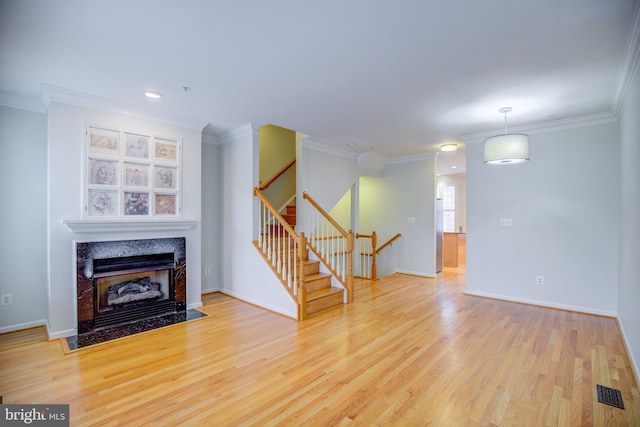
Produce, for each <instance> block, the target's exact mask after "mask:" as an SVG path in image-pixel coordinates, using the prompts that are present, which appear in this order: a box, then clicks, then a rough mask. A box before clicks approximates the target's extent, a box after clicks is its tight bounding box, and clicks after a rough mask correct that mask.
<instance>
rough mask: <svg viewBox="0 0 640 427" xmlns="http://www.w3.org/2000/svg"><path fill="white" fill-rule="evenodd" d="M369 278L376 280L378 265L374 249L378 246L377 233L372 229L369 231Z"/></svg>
mask: <svg viewBox="0 0 640 427" xmlns="http://www.w3.org/2000/svg"><path fill="white" fill-rule="evenodd" d="M371 247H372V252H371V279H372V280H378V265H377V264H376V249H377V247H378V235H377V234H376V232H375V231H374V232H373V233H371Z"/></svg>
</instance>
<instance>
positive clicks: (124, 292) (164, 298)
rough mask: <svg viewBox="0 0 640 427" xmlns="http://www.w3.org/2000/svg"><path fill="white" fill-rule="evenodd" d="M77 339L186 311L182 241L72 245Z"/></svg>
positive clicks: (184, 264) (168, 239)
mask: <svg viewBox="0 0 640 427" xmlns="http://www.w3.org/2000/svg"><path fill="white" fill-rule="evenodd" d="M76 250H77V276H76V278H77V314H78V335H84V334H89V333H92V332H94V331H98V330H110V329H112V328H111V327H112V326H117V325H122V324H139V323H140V322H142V321H143V320H144V321H145V322H146V321H147V320H148V319H150V318H160V317H164V316H165V315H174V314H175V315H180V314H183V313H186V311H187V308H186V301H187V295H186V270H187V260H186V240H185V238H183V237H177V238H161V239H145V240H118V241H103V242H78V243H77V247H76Z"/></svg>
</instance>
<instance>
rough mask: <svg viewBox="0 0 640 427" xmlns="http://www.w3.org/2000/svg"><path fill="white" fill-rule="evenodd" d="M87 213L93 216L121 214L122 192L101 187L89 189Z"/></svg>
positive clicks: (115, 215)
mask: <svg viewBox="0 0 640 427" xmlns="http://www.w3.org/2000/svg"><path fill="white" fill-rule="evenodd" d="M87 200H88V203H87V215H88V216H91V217H117V216H120V192H119V191H118V190H108V189H101V188H90V189H89V190H88V191H87Z"/></svg>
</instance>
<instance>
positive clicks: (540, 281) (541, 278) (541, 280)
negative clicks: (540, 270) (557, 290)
mask: <svg viewBox="0 0 640 427" xmlns="http://www.w3.org/2000/svg"><path fill="white" fill-rule="evenodd" d="M536 285H544V276H536Z"/></svg>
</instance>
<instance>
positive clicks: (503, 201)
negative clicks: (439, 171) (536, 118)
mask: <svg viewBox="0 0 640 427" xmlns="http://www.w3.org/2000/svg"><path fill="white" fill-rule="evenodd" d="M530 143H531V161H530V162H529V163H526V164H521V165H512V166H487V165H484V164H483V144H482V142H474V143H470V144H467V226H468V230H467V286H466V291H467V293H469V294H476V295H485V296H492V297H497V298H505V299H509V300H514V301H524V302H531V303H536V304H542V305H548V306H554V307H560V308H567V309H573V310H578V311H586V312H592V313H599V314H605V315H615V313H616V311H617V297H616V287H617V282H618V279H617V276H618V261H617V260H618V221H619V220H618V205H619V193H618V190H617V188H618V177H617V174H616V171H617V170H618V168H619V156H618V150H619V144H618V132H617V126H616V124H615V123H609V124H598V125H593V126H583V127H581V128H574V129H565V130H558V131H553V132H548V133H538V134H532V135H530ZM501 218H511V219H513V226H512V227H501V226H500V219H501ZM538 275H542V276H544V284H543V285H537V284H536V276H538Z"/></svg>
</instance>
